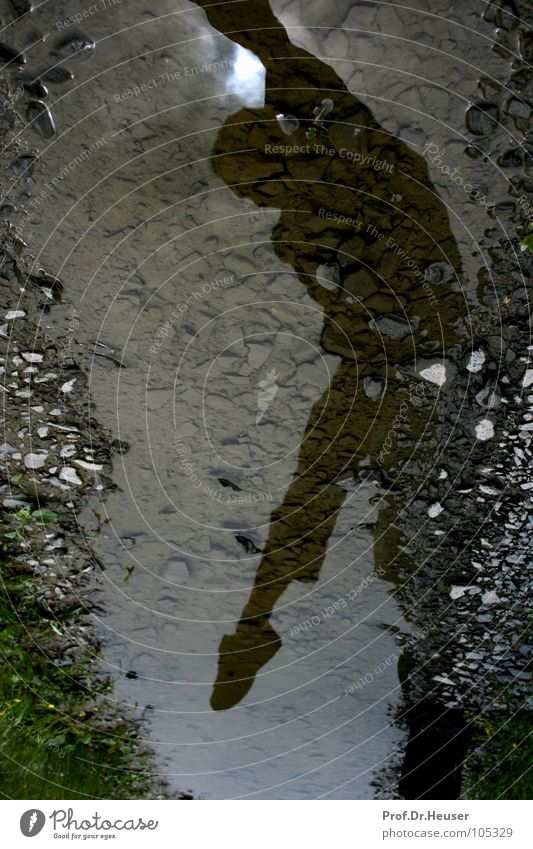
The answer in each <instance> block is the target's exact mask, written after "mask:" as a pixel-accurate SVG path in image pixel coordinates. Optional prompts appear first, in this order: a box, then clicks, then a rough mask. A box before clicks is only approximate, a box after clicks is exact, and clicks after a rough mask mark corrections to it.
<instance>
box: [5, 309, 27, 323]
mask: <svg viewBox="0 0 533 849" xmlns="http://www.w3.org/2000/svg"><path fill="white" fill-rule="evenodd" d="M25 315H26V313H25V312H24V310H8V311H7V312H6V314H5V316H4V318H5V319H7V321H13V319H15V318H24V316H25Z"/></svg>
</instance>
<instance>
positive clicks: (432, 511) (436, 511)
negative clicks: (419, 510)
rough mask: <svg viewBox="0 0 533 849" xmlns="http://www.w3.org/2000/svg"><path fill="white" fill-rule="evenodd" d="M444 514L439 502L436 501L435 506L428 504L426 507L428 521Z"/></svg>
mask: <svg viewBox="0 0 533 849" xmlns="http://www.w3.org/2000/svg"><path fill="white" fill-rule="evenodd" d="M443 512H444V507H443V506H442V504H441V503H440V501H436V502H435V504H430V505H429V507H428V516H429V518H430V519H436V518H437V516H440V514H441V513H443Z"/></svg>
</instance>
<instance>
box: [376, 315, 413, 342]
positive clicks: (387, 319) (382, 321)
mask: <svg viewBox="0 0 533 849" xmlns="http://www.w3.org/2000/svg"><path fill="white" fill-rule="evenodd" d="M419 321H420V319H413V321H408V320H407V319H406V318H402V316H400V315H378V316H377V317H376V318H373V319H371V321H369V323H368V324H369V327H370V328H371V330H377V331H378V332H379V333H382V334H383V335H384V336H389V337H390V338H391V339H401V338H402V337H403V336H408V335H409V334H410V333H412V332H413V330H416V328H417V327H418V324H419Z"/></svg>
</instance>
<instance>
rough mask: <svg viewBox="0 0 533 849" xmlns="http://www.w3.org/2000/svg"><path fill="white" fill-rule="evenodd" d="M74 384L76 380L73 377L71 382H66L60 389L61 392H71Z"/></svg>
mask: <svg viewBox="0 0 533 849" xmlns="http://www.w3.org/2000/svg"><path fill="white" fill-rule="evenodd" d="M75 383H76V378H75V377H73V378H72V380H67V382H66V383H64V384H63V386H62V387H61V392H65V393H66V392H72V390H73V388H74V384H75Z"/></svg>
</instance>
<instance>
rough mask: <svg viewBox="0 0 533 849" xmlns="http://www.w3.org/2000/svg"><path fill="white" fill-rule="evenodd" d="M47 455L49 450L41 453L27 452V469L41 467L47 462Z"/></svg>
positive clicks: (25, 460)
mask: <svg viewBox="0 0 533 849" xmlns="http://www.w3.org/2000/svg"><path fill="white" fill-rule="evenodd" d="M47 457H48V452H46V453H39V454H37V453H35V454H33V453H32V454H26V456H25V457H24V465H25V466H26V468H27V469H41V468H42V467H43V466H44V464H45V463H46V459H47Z"/></svg>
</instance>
